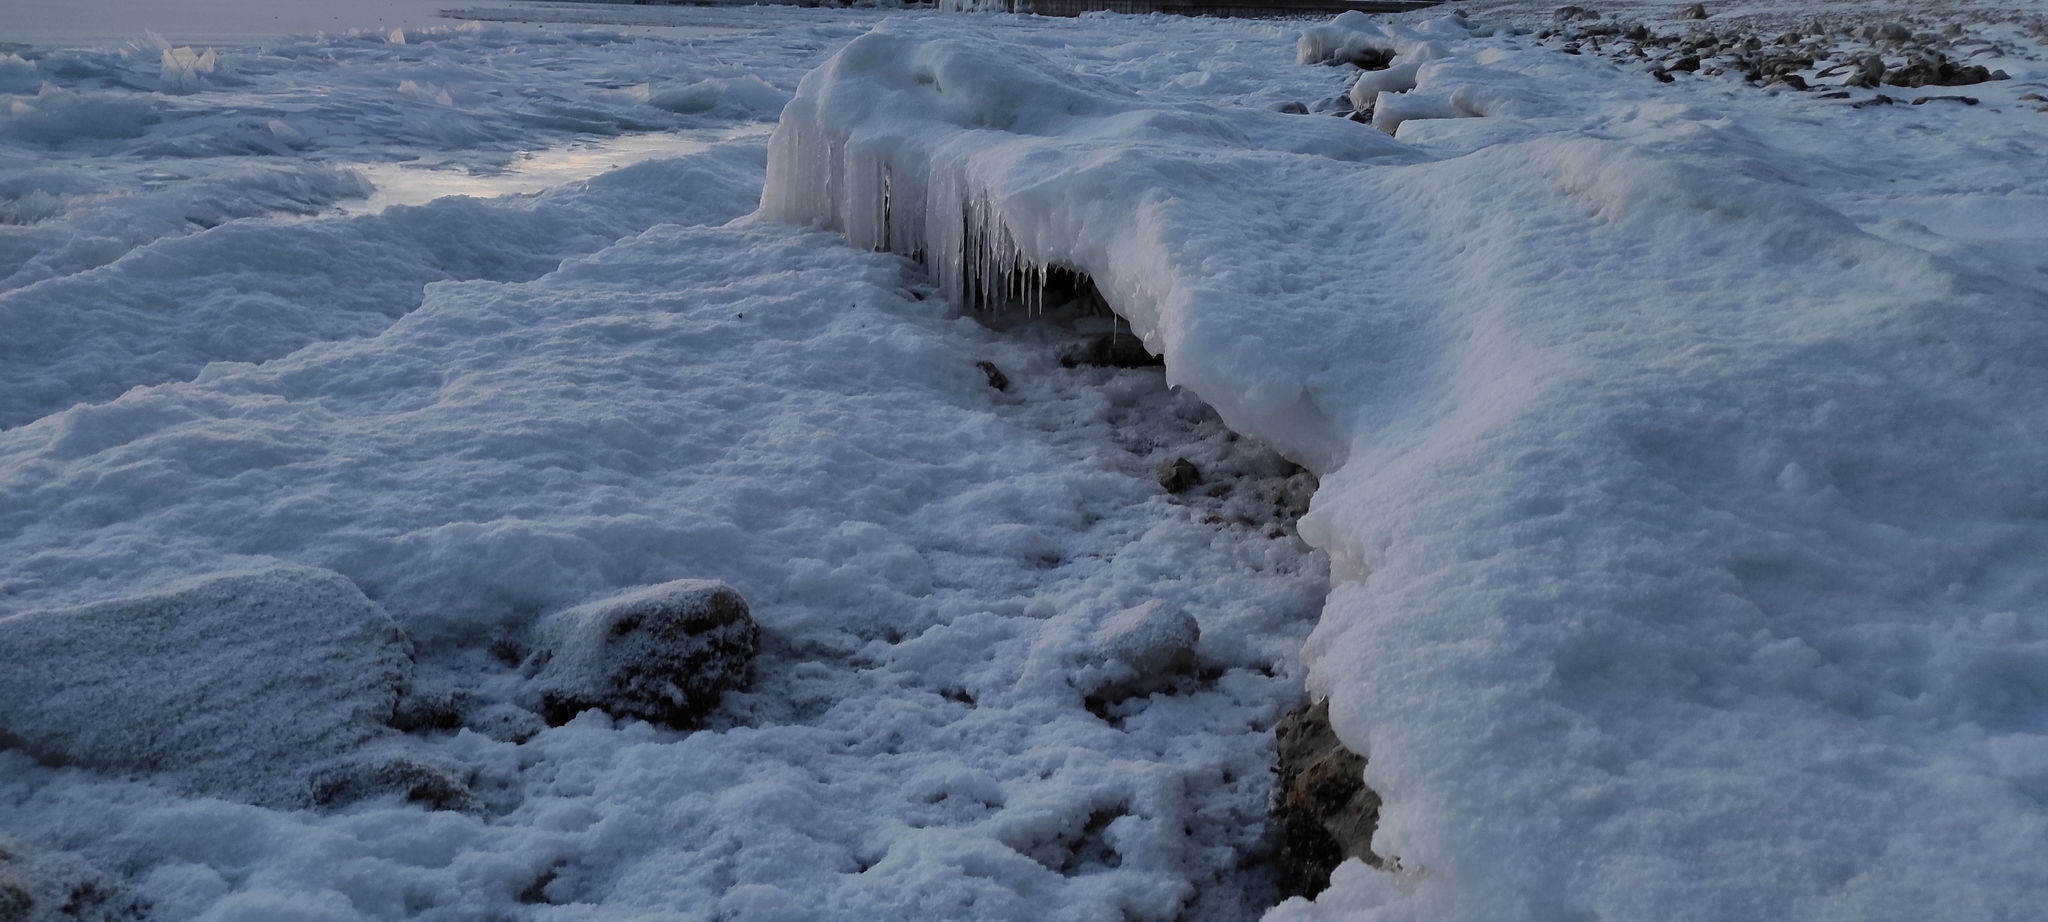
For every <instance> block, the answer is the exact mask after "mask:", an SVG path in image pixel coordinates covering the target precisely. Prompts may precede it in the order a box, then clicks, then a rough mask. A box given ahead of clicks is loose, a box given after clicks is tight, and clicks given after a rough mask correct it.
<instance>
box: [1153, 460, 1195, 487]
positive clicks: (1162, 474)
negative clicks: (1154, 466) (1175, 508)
mask: <svg viewBox="0 0 2048 922" xmlns="http://www.w3.org/2000/svg"><path fill="white" fill-rule="evenodd" d="M1154 473H1155V476H1157V477H1158V478H1159V485H1160V486H1161V487H1164V488H1165V489H1166V492H1168V493H1185V492H1187V491H1188V490H1189V489H1190V488H1192V487H1195V486H1197V485H1199V484H1201V482H1202V472H1201V471H1200V470H1199V469H1197V468H1196V467H1195V465H1194V462H1191V461H1189V460H1188V459H1186V458H1174V459H1173V460H1171V461H1161V462H1160V463H1159V470H1158V471H1156V472H1154Z"/></svg>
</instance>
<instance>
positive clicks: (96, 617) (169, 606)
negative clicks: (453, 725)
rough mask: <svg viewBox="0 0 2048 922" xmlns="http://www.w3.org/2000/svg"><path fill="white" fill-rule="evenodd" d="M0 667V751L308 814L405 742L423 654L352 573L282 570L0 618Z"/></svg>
mask: <svg viewBox="0 0 2048 922" xmlns="http://www.w3.org/2000/svg"><path fill="white" fill-rule="evenodd" d="M0 663H5V664H6V668H5V669H0V740H6V741H7V742H9V743H10V744H12V745H15V746H19V747H21V748H22V749H24V750H25V751H27V752H29V753H31V754H33V755H35V756H36V757H37V758H39V759H42V760H44V761H48V762H52V763H56V764H63V765H78V766H84V767H87V768H92V769H96V770H99V771H104V772H110V773H113V774H121V775H132V776H148V777H154V778H157V779H159V780H162V781H164V782H167V783H169V784H171V785H173V786H175V787H178V788H181V789H184V790H187V791H191V792H195V793H199V794H208V795H213V796H217V797H228V798H232V799H240V800H249V801H253V802H256V803H262V804H269V805H274V806H284V807H297V806H305V805H309V804H311V803H312V802H313V800H314V796H315V795H314V788H315V784H314V781H313V779H314V776H315V775H316V774H320V773H326V774H330V775H331V774H332V773H334V772H337V771H345V770H346V765H345V764H344V763H346V762H347V761H349V760H350V759H351V758H353V757H356V756H359V755H360V754H361V753H362V751H363V750H364V749H365V747H366V746H368V745H369V744H371V743H373V742H375V741H378V740H379V739H380V738H381V739H388V738H390V737H396V736H397V734H396V733H393V732H392V731H391V730H390V729H389V728H388V727H386V726H385V721H386V720H387V719H388V718H390V716H391V708H392V706H393V705H394V704H396V703H397V699H398V693H399V690H400V688H401V687H403V685H404V684H405V682H406V680H407V678H409V677H410V675H411V673H412V645H411V644H410V643H409V642H408V641H407V640H406V638H405V635H404V633H402V632H401V631H399V629H398V626H397V625H396V624H395V623H393V622H392V620H391V616H390V615H387V614H385V612H384V610H383V609H382V608H380V607H378V605H377V603H375V602H372V601H370V600H369V599H367V598H364V597H363V594H362V592H361V591H360V590H358V589H357V588H356V587H355V585H354V584H353V583H350V582H349V581H348V580H347V579H345V578H343V577H342V576H341V575H340V574H337V573H334V572H332V571H328V570H320V569H315V568H310V567H277V568H272V569H267V570H259V571H255V572H250V573H243V574H228V575H221V576H214V577H209V578H204V579H199V580H194V581H190V582H188V583H186V584H184V585H179V586H173V587H171V588H168V589H165V590H163V591H160V592H154V593H149V594H144V595H137V596H132V597H129V598H122V599H113V600H109V601H105V602H100V603H97V604H93V605H86V606H81V607H78V608H58V609H46V610H41V611H31V612H24V613H21V614H17V615H11V616H9V617H6V618H0ZM145 677H146V678H145ZM138 679H141V680H140V681H137V680H138Z"/></svg>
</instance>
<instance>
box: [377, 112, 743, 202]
mask: <svg viewBox="0 0 2048 922" xmlns="http://www.w3.org/2000/svg"><path fill="white" fill-rule="evenodd" d="M772 128H773V126H769V125H759V126H749V127H746V128H734V129H723V130H718V131H692V132H679V133H673V134H667V133H664V134H634V135H624V136H622V137H617V138H610V139H607V140H604V141H600V142H596V143H589V144H573V145H570V146H567V147H557V148H550V149H548V150H539V151H530V152H527V153H522V154H520V155H519V156H518V157H516V158H514V159H513V161H512V162H511V163H510V164H508V165H507V166H506V167H505V169H503V170H499V171H494V172H489V173H473V172H471V171H470V170H469V169H468V168H467V167H464V166H460V165H454V164H443V165H436V166H422V165H419V164H412V163H368V164H356V165H354V166H353V169H354V170H355V171H356V172H358V173H361V174H362V175H363V178H364V179H367V180H369V181H370V184H371V185H373V186H375V187H376V189H377V191H376V192H375V193H373V194H372V195H371V196H370V197H369V198H368V199H364V200H361V201H357V202H351V203H348V204H345V205H343V206H342V212H343V213H344V214H374V213H376V212H379V211H383V210H384V209H386V208H390V207H391V206H393V205H422V204H425V203H427V202H431V201H433V200H434V199H437V198H441V197H443V196H448V195H467V196H470V197H472V198H496V197H498V196H503V195H526V194H531V193H534V192H539V191H541V190H543V189H551V188H554V187H555V186H559V185H562V184H563V183H571V182H576V181H577V180H582V179H589V178H591V177H593V176H597V175H599V174H601V173H605V172H607V171H610V170H615V169H618V168H619V167H622V166H630V165H632V164H635V163H639V162H641V161H643V160H655V159H660V158H663V157H680V156H683V155H686V154H694V153H697V152H698V151H701V150H704V149H706V148H709V147H710V146H711V145H713V144H717V143H719V142H721V141H730V140H735V139H738V138H745V137H760V136H763V135H766V134H767V133H768V132H769V131H771V130H772Z"/></svg>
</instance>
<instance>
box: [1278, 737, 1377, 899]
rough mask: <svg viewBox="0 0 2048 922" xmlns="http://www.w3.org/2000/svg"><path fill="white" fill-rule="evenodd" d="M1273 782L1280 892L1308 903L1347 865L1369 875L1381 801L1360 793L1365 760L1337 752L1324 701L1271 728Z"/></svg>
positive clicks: (1341, 748) (1365, 791) (1374, 860)
mask: <svg viewBox="0 0 2048 922" xmlns="http://www.w3.org/2000/svg"><path fill="white" fill-rule="evenodd" d="M1273 736H1274V742H1275V746H1276V748H1277V749H1278V750H1279V756H1280V766H1279V772H1280V779H1279V784H1278V787H1277V789H1276V790H1275V792H1274V802H1273V809H1272V812H1273V815H1274V818H1275V819H1277V820H1278V821H1279V823H1280V850H1279V863H1280V876H1281V886H1282V887H1283V888H1284V889H1285V890H1286V891H1287V892H1288V893H1291V894H1299V895H1302V896H1314V895H1315V894H1317V893H1321V892H1322V891H1323V889H1324V888H1326V887H1328V886H1329V885H1330V872H1331V871H1333V870H1335V869H1336V867H1337V865H1339V864H1342V863H1344V861H1345V859H1347V858H1358V859H1361V860H1363V861H1364V862H1365V863H1367V864H1370V865H1372V866H1373V867H1382V866H1383V862H1382V860H1381V859H1380V857H1379V856H1378V855H1375V854H1373V851H1372V836H1373V832H1374V831H1375V830H1376V829H1378V828H1379V818H1380V797H1379V795H1378V794H1376V793H1374V792H1373V790H1372V789H1371V788H1368V787H1366V786H1365V777H1364V776H1365V757H1363V756H1360V755H1358V754H1357V753H1354V752H1352V751H1351V750H1349V749H1346V748H1345V747H1344V743H1343V741H1341V740H1339V739H1338V738H1337V732H1336V731H1335V730H1334V729H1332V728H1331V726H1330V705H1329V702H1328V701H1327V700H1325V701H1318V702H1315V703H1313V704H1305V705H1302V706H1301V707H1298V708H1295V709H1294V710H1293V711H1291V712H1289V713H1288V715H1287V716H1286V717H1284V718H1282V719H1281V720H1280V723H1279V725H1277V726H1275V727H1274V728H1273Z"/></svg>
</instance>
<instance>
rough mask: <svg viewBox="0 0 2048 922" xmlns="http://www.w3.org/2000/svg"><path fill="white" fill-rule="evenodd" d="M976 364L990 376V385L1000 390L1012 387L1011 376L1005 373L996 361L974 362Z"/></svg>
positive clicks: (983, 372)
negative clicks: (997, 365)
mask: <svg viewBox="0 0 2048 922" xmlns="http://www.w3.org/2000/svg"><path fill="white" fill-rule="evenodd" d="M974 366H975V367H976V368H979V369H981V373H982V374H983V375H985V376H987V377H988V386H989V387H993V388H995V389H996V390H999V391H1007V390H1009V389H1010V376H1009V375H1006V374H1003V370H1002V369H1000V368H997V367H996V363H994V362H976V363H974Z"/></svg>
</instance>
